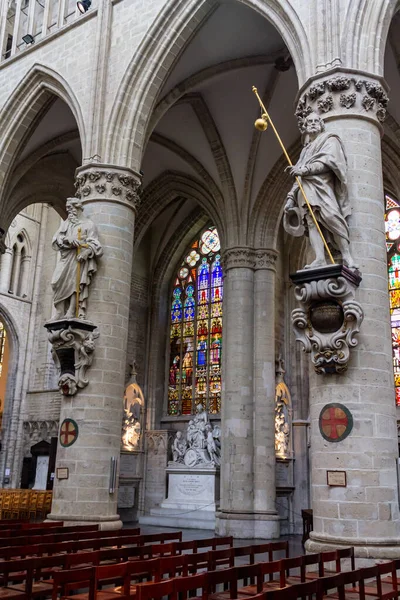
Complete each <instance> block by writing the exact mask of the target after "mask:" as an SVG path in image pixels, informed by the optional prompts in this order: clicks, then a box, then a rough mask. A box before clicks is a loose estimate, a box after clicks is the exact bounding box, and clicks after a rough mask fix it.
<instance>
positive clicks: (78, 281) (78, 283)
mask: <svg viewBox="0 0 400 600" xmlns="http://www.w3.org/2000/svg"><path fill="white" fill-rule="evenodd" d="M80 241H81V228H80V227H78V242H80ZM80 253H81V245H80V244H79V246H78V247H77V249H76V262H77V263H78V265H77V267H76V306H75V316H76V318H78V315H79V294H80V290H81V263H80V261H79V260H78V256H79V255H80Z"/></svg>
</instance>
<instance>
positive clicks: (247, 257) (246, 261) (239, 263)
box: [222, 246, 256, 272]
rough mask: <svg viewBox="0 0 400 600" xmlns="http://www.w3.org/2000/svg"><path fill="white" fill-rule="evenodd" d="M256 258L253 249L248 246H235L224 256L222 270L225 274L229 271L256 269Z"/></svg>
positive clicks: (224, 253)
mask: <svg viewBox="0 0 400 600" xmlns="http://www.w3.org/2000/svg"><path fill="white" fill-rule="evenodd" d="M255 264H256V257H255V253H254V249H253V248H249V247H248V246H234V247H233V248H228V249H227V250H225V251H224V252H223V254H222V268H223V270H224V272H226V271H229V269H241V268H242V269H254V267H255Z"/></svg>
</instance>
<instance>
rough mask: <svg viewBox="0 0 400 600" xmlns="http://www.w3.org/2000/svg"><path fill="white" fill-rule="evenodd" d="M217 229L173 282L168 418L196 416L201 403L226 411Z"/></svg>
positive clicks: (205, 234) (207, 234) (208, 234)
mask: <svg viewBox="0 0 400 600" xmlns="http://www.w3.org/2000/svg"><path fill="white" fill-rule="evenodd" d="M219 251H220V241H219V237H218V232H217V230H216V228H215V227H209V228H208V229H206V230H205V231H204V232H203V233H202V234H201V236H200V237H199V238H197V239H196V240H195V241H194V242H193V244H191V246H190V249H189V251H188V253H187V254H185V255H184V259H183V262H182V263H181V265H180V267H179V268H178V269H177V274H175V276H174V279H173V281H175V284H174V289H173V292H172V303H171V327H170V358H169V385H168V414H169V415H179V414H185V415H190V414H193V412H194V409H195V404H197V403H199V402H200V403H201V404H202V405H203V406H204V408H205V409H207V410H208V411H209V412H211V413H213V414H218V413H219V412H220V410H221V352H222V312H223V306H222V298H223V276H222V275H223V274H222V268H221V264H220V258H221V257H220V254H217V253H218V252H219Z"/></svg>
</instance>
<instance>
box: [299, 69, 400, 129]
mask: <svg viewBox="0 0 400 600" xmlns="http://www.w3.org/2000/svg"><path fill="white" fill-rule="evenodd" d="M298 98H299V99H298V103H297V108H296V117H297V120H298V123H299V128H300V131H302V130H303V122H304V119H305V118H306V117H307V115H309V114H310V113H311V112H315V113H316V114H318V115H320V116H321V117H323V119H324V120H329V119H330V118H332V117H336V116H339V115H341V116H347V117H348V116H356V117H362V118H366V119H368V120H373V121H375V122H376V123H377V124H378V125H380V124H381V123H383V121H384V120H385V118H386V113H387V106H388V103H389V97H388V95H387V89H386V84H385V82H384V81H383V80H378V79H373V78H371V77H370V76H369V75H367V74H365V75H364V74H361V73H359V72H356V71H352V70H345V69H343V68H340V69H338V68H337V69H333V70H332V71H331V72H330V73H329V74H324V75H322V76H319V77H318V79H316V78H313V79H312V80H311V81H310V80H309V81H308V82H307V83H306V84H305V85H304V86H303V88H302V89H301V90H300V92H299V97H298Z"/></svg>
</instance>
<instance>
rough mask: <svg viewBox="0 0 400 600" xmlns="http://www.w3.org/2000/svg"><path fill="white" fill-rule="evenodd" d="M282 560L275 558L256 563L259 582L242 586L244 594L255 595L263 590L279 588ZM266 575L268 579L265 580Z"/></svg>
mask: <svg viewBox="0 0 400 600" xmlns="http://www.w3.org/2000/svg"><path fill="white" fill-rule="evenodd" d="M281 562H282V561H280V560H274V561H272V562H263V563H258V564H257V565H256V566H257V568H258V571H259V572H258V576H257V584H254V583H251V584H250V585H247V586H244V587H243V588H241V592H242V594H246V595H250V596H254V595H255V594H260V593H261V592H266V591H268V590H271V589H276V588H279V587H280V580H281V576H280V574H281V569H282V565H281ZM236 568H239V567H236ZM266 576H268V581H265V577H266Z"/></svg>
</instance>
